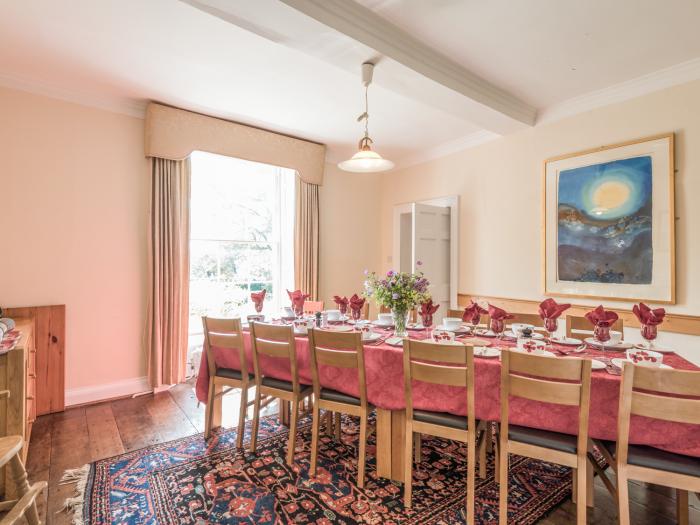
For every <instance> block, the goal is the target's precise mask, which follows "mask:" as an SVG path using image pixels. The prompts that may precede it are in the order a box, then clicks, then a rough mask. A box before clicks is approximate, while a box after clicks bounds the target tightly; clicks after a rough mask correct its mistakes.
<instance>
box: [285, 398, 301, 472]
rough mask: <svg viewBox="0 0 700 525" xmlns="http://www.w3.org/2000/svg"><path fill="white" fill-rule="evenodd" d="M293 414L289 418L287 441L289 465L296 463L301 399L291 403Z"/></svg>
mask: <svg viewBox="0 0 700 525" xmlns="http://www.w3.org/2000/svg"><path fill="white" fill-rule="evenodd" d="M291 405H292V414H291V418H290V420H289V441H288V443H287V465H289V466H290V467H291V466H292V465H294V450H295V449H296V446H297V419H298V417H299V400H298V399H294V401H292V403H291Z"/></svg>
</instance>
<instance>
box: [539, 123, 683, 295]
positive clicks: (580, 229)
mask: <svg viewBox="0 0 700 525" xmlns="http://www.w3.org/2000/svg"><path fill="white" fill-rule="evenodd" d="M669 144H672V141H671V140H670V137H668V136H664V138H663V139H659V138H656V139H652V140H645V141H638V142H634V143H630V144H625V145H620V146H609V147H605V148H601V149H599V150H595V151H591V152H584V153H582V154H574V155H570V156H565V157H559V158H557V159H553V160H550V161H547V162H546V163H545V192H546V195H545V198H546V203H545V244H546V248H545V259H546V263H545V264H546V269H545V275H546V278H545V282H546V292H547V293H551V294H555V295H557V294H561V295H581V296H595V297H609V298H615V299H647V300H655V301H657V302H672V301H673V290H672V288H673V268H672V266H673V260H672V259H673V257H672V248H673V215H672V211H673V191H672V189H673V188H672V180H673V172H672V169H671V166H672V158H673V156H672V149H670V147H669ZM657 200H659V202H657ZM550 215H551V216H550ZM662 215H665V216H662ZM657 229H658V230H657Z"/></svg>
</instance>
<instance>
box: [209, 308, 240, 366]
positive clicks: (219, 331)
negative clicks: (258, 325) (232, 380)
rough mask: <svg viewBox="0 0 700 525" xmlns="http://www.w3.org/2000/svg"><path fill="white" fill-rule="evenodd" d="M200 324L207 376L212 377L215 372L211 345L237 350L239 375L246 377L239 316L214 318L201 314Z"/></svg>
mask: <svg viewBox="0 0 700 525" xmlns="http://www.w3.org/2000/svg"><path fill="white" fill-rule="evenodd" d="M202 326H203V327H204V351H205V352H206V353H207V365H208V367H209V377H213V376H214V375H215V374H216V360H215V358H214V351H213V350H212V347H217V348H226V349H228V350H233V351H236V352H238V363H239V366H240V372H241V376H242V377H248V363H246V358H245V341H244V340H243V330H242V328H241V320H240V319H239V318H236V319H216V318H214V317H207V316H202Z"/></svg>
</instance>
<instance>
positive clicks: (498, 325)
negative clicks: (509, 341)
mask: <svg viewBox="0 0 700 525" xmlns="http://www.w3.org/2000/svg"><path fill="white" fill-rule="evenodd" d="M489 326H490V327H491V331H492V332H493V333H494V334H496V336H497V337H498V339H503V332H504V331H505V329H506V322H505V321H504V320H503V319H491V323H490V325H489Z"/></svg>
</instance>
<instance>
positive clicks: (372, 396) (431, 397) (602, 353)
mask: <svg viewBox="0 0 700 525" xmlns="http://www.w3.org/2000/svg"><path fill="white" fill-rule="evenodd" d="M374 329H375V330H376V331H378V332H379V333H381V334H382V337H381V339H379V340H378V341H376V342H373V343H367V344H365V345H364V353H365V358H364V360H365V369H366V383H367V399H368V401H369V403H371V404H372V405H373V406H374V407H375V411H376V420H375V423H376V470H377V475H378V476H381V477H385V478H390V479H393V480H396V481H402V479H403V454H404V446H405V442H404V429H405V417H406V411H405V408H406V405H405V397H404V374H403V348H402V347H401V346H393V345H390V344H388V343H387V342H386V339H387V338H388V336H390V335H391V329H386V328H380V327H376V328H374ZM408 337H410V338H412V339H419V340H424V339H428V338H430V337H431V331H430V330H429V329H423V330H409V336H408ZM244 339H245V355H246V359H247V363H248V366H249V369H250V370H252V349H251V344H250V334H249V332H247V331H246V330H244ZM295 339H296V353H297V366H298V371H299V380H300V382H301V383H305V384H311V383H312V380H311V366H310V351H309V340H308V338H307V337H306V336H301V335H300V336H296V338H295ZM480 339H485V338H480ZM458 340H462V342H464V343H465V344H472V343H475V344H479V343H478V341H473V340H472V339H470V336H466V337H465V338H458ZM489 345H490V347H491V348H498V349H511V348H514V347H516V341H515V340H511V339H507V338H502V339H493V338H491V339H489ZM548 349H549V350H551V351H552V353H553V354H554V355H556V356H557V358H561V359H564V358H567V359H570V358H592V359H599V360H603V361H604V362H605V363H609V362H610V359H611V358H616V357H622V358H624V357H625V353H624V352H619V351H614V350H607V349H606V350H601V349H599V348H596V347H594V346H590V345H587V346H586V347H585V349H583V350H581V351H578V352H575V353H574V352H572V347H571V346H563V345H557V344H552V345H550V346H549V347H548ZM212 351H213V354H214V356H215V360H216V364H217V366H219V367H226V368H234V369H238V367H239V358H238V354H237V352H232V351H231V350H227V349H223V348H217V347H213V348H212ZM663 363H664V364H665V365H668V366H670V367H672V368H674V369H679V370H695V371H697V370H700V369H699V368H698V367H696V366H695V365H694V364H692V363H691V362H689V361H687V360H686V359H684V358H683V357H681V356H680V355H678V354H676V353H674V352H669V353H665V354H664V356H663ZM474 366H475V370H474V374H475V385H474V386H475V412H476V413H475V417H476V419H477V420H482V421H493V422H498V420H499V418H500V379H501V364H500V359H499V358H498V357H478V356H475V359H474ZM260 369H261V371H262V373H263V374H264V375H266V376H270V377H273V378H276V379H283V380H291V375H290V370H289V361H288V360H286V359H280V358H273V357H268V356H260ZM615 372H616V371H615V367H613V366H608V367H606V368H605V369H601V370H594V371H593V372H592V376H591V397H590V417H589V437H590V438H592V439H599V440H612V441H614V440H616V439H617V414H618V405H619V395H620V385H621V376H620V375H618V373H619V371H618V373H615ZM319 376H320V381H321V384H322V385H323V386H324V387H326V388H331V389H334V390H337V391H339V392H342V393H345V394H349V395H352V396H356V397H359V391H358V388H359V387H358V378H357V371H356V370H354V369H344V368H331V367H320V369H319ZM208 387H209V369H208V366H207V356H206V352H203V355H202V361H201V365H200V370H199V375H198V378H197V383H196V394H197V398H198V399H199V400H200V401H202V402H205V403H206V401H207V393H208ZM215 399H216V401H215V402H216V403H218V410H217V409H216V407H215V410H214V413H215V414H217V413H218V414H220V411H221V408H220V403H221V396H218V397H217V398H215ZM413 406H414V408H417V409H421V410H430V411H436V412H448V413H450V414H455V415H466V412H467V399H466V395H465V390H464V388H458V387H452V386H442V385H435V384H430V383H423V382H414V383H413ZM214 423H215V424H220V422H217V421H214ZM510 423H511V424H514V425H522V426H527V427H534V428H538V429H542V430H549V431H554V432H562V433H566V434H572V435H575V434H576V433H577V430H578V407H570V406H562V405H556V404H551V403H544V402H538V401H531V400H524V399H519V398H513V399H511V400H510ZM630 443H632V444H639V445H648V446H652V447H656V448H660V449H663V450H668V451H670V452H675V453H679V454H685V455H688V456H694V457H700V425H690V424H685V423H677V422H672V421H661V420H656V419H647V418H642V417H637V416H634V417H633V418H632V424H631V429H630Z"/></svg>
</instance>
